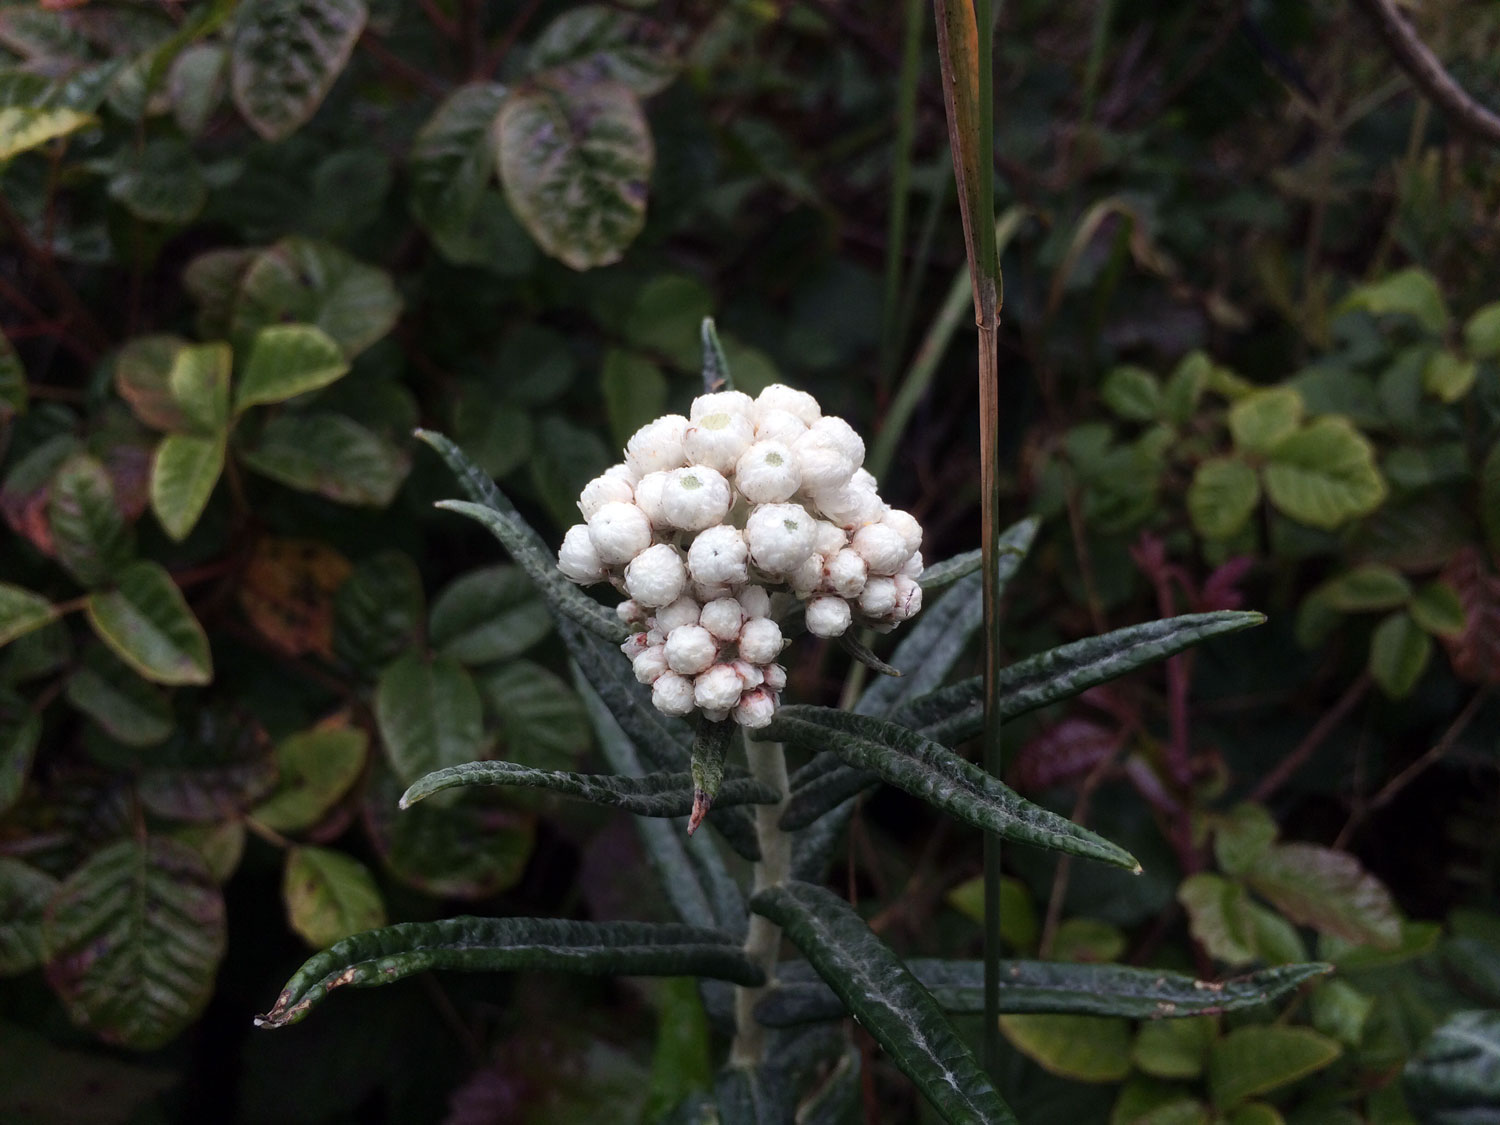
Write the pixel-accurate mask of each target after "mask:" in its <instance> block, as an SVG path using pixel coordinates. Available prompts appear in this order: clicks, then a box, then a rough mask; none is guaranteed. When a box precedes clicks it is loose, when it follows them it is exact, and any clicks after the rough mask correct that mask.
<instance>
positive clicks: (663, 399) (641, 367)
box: [599, 348, 667, 446]
mask: <svg viewBox="0 0 1500 1125" xmlns="http://www.w3.org/2000/svg"><path fill="white" fill-rule="evenodd" d="M599 390H600V392H601V393H602V394H603V396H604V410H605V413H606V414H607V415H608V416H609V430H610V433H611V434H612V435H613V437H614V439H615V444H616V445H619V446H623V445H624V444H625V443H626V442H627V441H629V440H630V436H631V435H632V434H634V433H635V432H636V430H638V429H640V428H641V427H642V426H644V425H645V424H646V423H647V422H650V421H651V420H653V419H655V418H659V417H660V416H661V415H663V414H665V413H666V412H667V377H666V376H665V375H663V374H662V373H661V368H660V367H658V366H657V365H656V364H654V363H652V362H651V361H650V360H649V359H647V358H646V357H645V356H642V355H637V354H636V353H634V352H627V351H623V350H621V349H620V348H611V349H610V350H609V351H607V352H606V353H605V354H604V363H603V366H602V368H601V370H600V372H599Z"/></svg>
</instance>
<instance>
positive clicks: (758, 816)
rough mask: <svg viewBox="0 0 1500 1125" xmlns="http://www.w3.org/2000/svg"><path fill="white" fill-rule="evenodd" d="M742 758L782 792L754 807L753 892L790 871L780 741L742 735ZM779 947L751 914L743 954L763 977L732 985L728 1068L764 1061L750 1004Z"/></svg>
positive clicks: (777, 931) (772, 974) (776, 931)
mask: <svg viewBox="0 0 1500 1125" xmlns="http://www.w3.org/2000/svg"><path fill="white" fill-rule="evenodd" d="M745 760H746V761H747V762H748V764H749V766H750V776H751V777H753V778H755V780H757V781H762V782H765V784H767V785H769V786H771V788H773V789H775V790H776V792H778V793H780V794H781V800H779V801H778V802H776V804H774V805H756V806H755V837H756V841H757V842H758V843H759V844H760V862H759V863H757V864H756V865H755V885H754V892H755V893H756V894H759V893H760V892H761V891H764V890H767V889H768V888H770V887H775V886H779V885H780V884H782V883H784V882H786V880H787V877H788V876H789V875H790V874H791V870H792V837H791V835H790V834H789V833H787V832H785V831H783V830H782V827H781V814H782V813H783V812H784V811H785V810H786V799H787V777H786V752H785V751H784V750H783V749H782V746H781V743H779V742H757V741H755V739H753V738H751V737H750V734H749V732H748V731H747V732H746V733H745ZM780 948H781V927H780V926H778V925H776V924H775V923H774V922H772V921H771V920H770V919H768V918H763V917H761V916H760V915H759V914H751V915H750V930H749V933H748V934H746V936H745V956H746V957H748V958H749V959H750V960H751V961H752V962H753V963H754V964H756V965H759V966H760V967H761V968H762V969H763V970H764V971H765V974H766V983H765V984H764V985H763V986H762V987H760V988H744V987H737V988H736V989H735V990H734V1023H735V1031H734V1045H733V1047H732V1048H731V1049H730V1052H729V1062H730V1065H732V1066H743V1067H753V1066H758V1065H759V1064H760V1063H761V1062H762V1061H763V1060H764V1058H765V1053H766V1041H765V1028H763V1027H762V1026H761V1025H760V1023H759V1022H758V1021H757V1020H756V1018H755V1005H756V1003H757V1001H759V1000H760V998H761V995H762V994H763V993H764V992H765V990H766V989H767V988H770V987H771V986H772V985H773V984H775V983H776V959H777V954H778V952H779V951H780Z"/></svg>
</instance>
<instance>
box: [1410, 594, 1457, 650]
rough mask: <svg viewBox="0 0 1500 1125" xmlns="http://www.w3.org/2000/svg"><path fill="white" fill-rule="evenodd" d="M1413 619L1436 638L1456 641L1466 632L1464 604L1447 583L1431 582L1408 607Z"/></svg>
mask: <svg viewBox="0 0 1500 1125" xmlns="http://www.w3.org/2000/svg"><path fill="white" fill-rule="evenodd" d="M1407 612H1409V613H1410V614H1411V618H1412V620H1413V621H1415V622H1416V623H1417V624H1418V625H1420V626H1421V627H1422V628H1423V629H1425V630H1427V632H1429V633H1431V634H1432V635H1433V636H1435V637H1445V638H1447V639H1448V640H1455V639H1457V638H1458V637H1461V636H1462V635H1463V631H1464V624H1465V619H1464V603H1463V601H1462V599H1460V598H1459V596H1458V591H1457V590H1455V589H1454V588H1453V587H1452V586H1450V585H1448V583H1446V582H1429V583H1427V585H1425V586H1423V587H1422V588H1421V589H1420V590H1418V591H1417V593H1416V596H1415V597H1413V598H1412V600H1411V605H1409V606H1407Z"/></svg>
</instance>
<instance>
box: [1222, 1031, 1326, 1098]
mask: <svg viewBox="0 0 1500 1125" xmlns="http://www.w3.org/2000/svg"><path fill="white" fill-rule="evenodd" d="M1339 1054H1340V1048H1339V1045H1338V1043H1337V1042H1335V1041H1334V1040H1332V1039H1329V1038H1328V1037H1327V1036H1326V1035H1319V1034H1318V1033H1317V1032H1316V1031H1314V1030H1312V1029H1311V1028H1309V1027H1241V1028H1237V1029H1236V1030H1234V1031H1231V1032H1230V1033H1229V1034H1228V1035H1225V1036H1224V1037H1223V1038H1221V1039H1219V1040H1218V1041H1217V1042H1216V1043H1214V1045H1213V1047H1212V1048H1211V1050H1210V1053H1209V1063H1208V1086H1209V1090H1210V1092H1211V1093H1212V1095H1213V1101H1214V1105H1215V1106H1216V1107H1217V1108H1218V1109H1220V1110H1228V1109H1233V1108H1234V1107H1235V1106H1236V1105H1238V1104H1239V1103H1240V1102H1243V1101H1244V1100H1245V1099H1247V1098H1253V1097H1254V1096H1255V1095H1257V1094H1264V1093H1267V1092H1268V1091H1271V1090H1275V1089H1279V1088H1280V1087H1282V1086H1285V1085H1286V1084H1287V1083H1289V1082H1295V1081H1297V1079H1299V1078H1305V1077H1306V1076H1307V1075H1309V1074H1312V1073H1313V1072H1315V1071H1318V1070H1321V1069H1323V1067H1325V1066H1327V1065H1328V1064H1329V1063H1331V1062H1333V1060H1334V1059H1336V1058H1338V1057H1339Z"/></svg>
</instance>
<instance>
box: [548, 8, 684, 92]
mask: <svg viewBox="0 0 1500 1125" xmlns="http://www.w3.org/2000/svg"><path fill="white" fill-rule="evenodd" d="M668 26H670V25H669V24H668V23H667V22H666V21H661V20H653V19H650V18H648V17H646V16H639V15H636V14H635V13H634V12H622V11H617V10H614V9H611V8H607V7H605V6H604V5H602V4H583V5H581V6H579V7H576V8H572V9H570V10H569V11H566V12H564V13H563V14H562V15H560V16H558V17H557V19H555V20H553V21H552V22H551V23H549V24H548V25H547V26H546V27H545V28H544V29H543V30H542V33H541V34H540V35H539V36H537V39H536V42H535V43H533V44H532V46H531V52H530V54H529V55H528V56H527V62H528V64H529V65H530V67H531V69H532V70H542V69H545V68H548V67H566V68H568V70H570V71H572V72H573V73H575V74H577V75H578V76H579V77H580V78H584V79H593V80H597V79H612V80H614V81H616V82H622V83H624V84H625V85H626V86H629V87H630V88H631V89H632V90H634V91H635V92H636V93H637V94H639V95H640V96H641V97H643V98H649V97H650V96H651V95H652V94H657V93H660V92H661V91H662V90H664V89H665V88H666V87H667V86H668V85H669V84H670V83H671V81H672V79H673V78H675V77H676V76H677V60H676V58H675V52H674V50H673V44H672V43H671V41H670V40H669V38H668V36H667V33H666V31H665V29H666V28H667V27H668Z"/></svg>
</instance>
